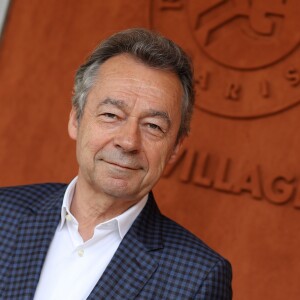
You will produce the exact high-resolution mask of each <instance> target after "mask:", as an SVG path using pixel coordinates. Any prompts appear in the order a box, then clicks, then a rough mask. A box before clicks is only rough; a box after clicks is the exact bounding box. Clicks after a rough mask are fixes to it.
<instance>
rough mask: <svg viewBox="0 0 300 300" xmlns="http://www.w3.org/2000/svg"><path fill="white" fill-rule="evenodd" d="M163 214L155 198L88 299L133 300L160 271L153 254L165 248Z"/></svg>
mask: <svg viewBox="0 0 300 300" xmlns="http://www.w3.org/2000/svg"><path fill="white" fill-rule="evenodd" d="M160 226H161V223H160V213H159V210H158V208H157V206H156V203H155V201H154V198H153V196H152V194H150V195H149V199H148V202H147V204H146V206H145V207H144V209H143V211H142V212H141V214H140V215H139V216H138V218H137V219H136V220H135V222H134V223H133V225H132V227H131V228H130V230H129V231H128V233H127V234H126V236H125V237H124V239H123V241H122V242H121V244H120V246H119V248H118V249H117V251H116V253H115V255H114V256H113V258H112V260H111V262H110V263H109V265H108V266H107V268H106V270H105V272H104V273H103V275H102V277H101V278H100V280H99V281H98V283H97V285H96V286H95V288H94V289H93V291H92V293H91V294H90V296H89V297H88V299H89V300H96V299H123V300H126V299H128V300H132V299H134V298H136V297H137V295H138V294H139V292H140V291H141V289H142V288H143V287H144V285H145V284H146V283H147V281H148V280H149V279H150V277H151V276H152V274H153V273H154V272H155V270H156V269H157V266H158V263H157V261H156V260H155V259H154V258H153V257H152V255H151V254H150V252H151V251H155V250H159V249H162V248H163V244H162V238H161V230H160Z"/></svg>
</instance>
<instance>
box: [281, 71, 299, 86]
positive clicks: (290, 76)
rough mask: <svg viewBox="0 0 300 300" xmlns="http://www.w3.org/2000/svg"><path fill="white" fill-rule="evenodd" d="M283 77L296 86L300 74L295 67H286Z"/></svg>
mask: <svg viewBox="0 0 300 300" xmlns="http://www.w3.org/2000/svg"><path fill="white" fill-rule="evenodd" d="M285 78H286V79H287V80H288V81H289V82H290V84H291V86H297V85H298V84H299V83H300V74H299V71H298V70H297V69H296V68H290V69H288V70H287V72H286V74H285Z"/></svg>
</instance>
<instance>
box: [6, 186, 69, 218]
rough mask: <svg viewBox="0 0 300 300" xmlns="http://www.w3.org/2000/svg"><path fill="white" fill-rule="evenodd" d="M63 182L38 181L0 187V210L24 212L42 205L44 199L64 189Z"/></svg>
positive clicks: (16, 212)
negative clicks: (37, 182)
mask: <svg viewBox="0 0 300 300" xmlns="http://www.w3.org/2000/svg"><path fill="white" fill-rule="evenodd" d="M65 188H66V184H64V183H40V184H30V185H20V186H10V187H1V188H0V211H3V210H5V211H11V212H12V213H13V214H18V213H20V214H26V212H28V213H29V212H31V211H32V210H33V209H35V208H37V207H39V206H40V205H43V202H44V199H45V198H46V197H49V196H50V195H53V194H55V193H56V192H58V191H60V190H62V189H65Z"/></svg>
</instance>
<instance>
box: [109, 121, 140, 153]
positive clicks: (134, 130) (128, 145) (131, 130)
mask: <svg viewBox="0 0 300 300" xmlns="http://www.w3.org/2000/svg"><path fill="white" fill-rule="evenodd" d="M140 143H141V140H140V132H139V124H138V120H137V119H136V118H133V117H129V118H128V119H127V120H126V121H124V123H123V124H122V125H121V126H120V128H119V130H118V133H117V134H116V135H115V138H114V144H115V147H118V148H120V149H122V150H123V151H124V152H131V153H136V152H138V151H139V148H140Z"/></svg>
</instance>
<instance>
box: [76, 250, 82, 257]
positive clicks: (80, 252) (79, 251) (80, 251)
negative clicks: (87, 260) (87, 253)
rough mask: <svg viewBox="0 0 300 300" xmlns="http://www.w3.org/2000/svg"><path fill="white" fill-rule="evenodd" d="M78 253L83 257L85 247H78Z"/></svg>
mask: <svg viewBox="0 0 300 300" xmlns="http://www.w3.org/2000/svg"><path fill="white" fill-rule="evenodd" d="M77 254H78V255H79V256H80V257H82V256H83V255H84V250H83V249H78V251H77Z"/></svg>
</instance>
